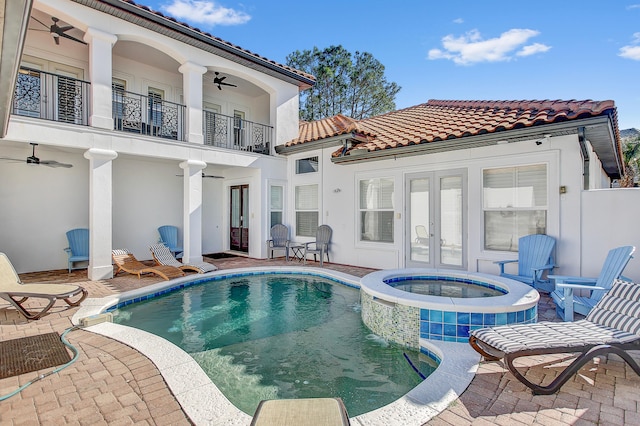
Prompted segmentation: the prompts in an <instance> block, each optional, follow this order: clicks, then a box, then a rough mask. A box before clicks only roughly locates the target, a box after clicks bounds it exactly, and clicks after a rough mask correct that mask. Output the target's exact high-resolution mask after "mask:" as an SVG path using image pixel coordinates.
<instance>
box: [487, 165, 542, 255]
mask: <svg viewBox="0 0 640 426" xmlns="http://www.w3.org/2000/svg"><path fill="white" fill-rule="evenodd" d="M531 167H544V179H545V182H544V184H545V186H544V191H545V195H546V197H545V200H544V205H536V200H535V197H534V199H533V203H532V204H531V205H527V203H526V202H523V201H522V195H523V194H524V192H523V191H517V190H515V189H516V188H521V187H518V186H517V184H518V174H519V173H522V172H523V171H524V170H525V169H526V168H531ZM509 169H513V170H514V174H513V184H514V185H513V186H511V187H505V188H504V189H505V190H506V191H505V197H504V202H497V203H496V202H495V201H494V205H488V197H487V191H486V188H485V183H484V181H485V173H486V172H488V171H499V170H504V171H507V170H509ZM550 179H551V176H550V165H549V163H547V162H539V163H529V164H518V165H504V166H498V167H486V168H483V169H482V170H481V182H482V183H481V188H482V205H481V207H482V241H483V251H487V252H496V251H498V252H505V251H510V252H517V251H518V239H519V238H520V237H523V236H525V235H528V234H532V233H545V234H549V232H550V231H549V228H550V227H551V225H552V224H551V220H550V219H551V218H550V215H549V213H550V210H551V208H550V185H549V182H550ZM509 192H511V194H509ZM534 195H535V194H534V193H531V194H528V195H527V198H529V197H533V196H534ZM505 203H506V204H505ZM503 204H504V205H503ZM496 212H499V213H500V215H501V216H503V217H504V218H505V221H511V229H510V230H511V237H510V238H509V239H508V240H509V241H507V240H505V241H504V244H502V245H496V246H493V247H492V246H489V245H488V241H487V232H488V230H487V226H488V223H487V214H491V213H496ZM527 212H533V213H534V214H535V212H544V223H543V224H536V226H535V227H530V228H529V229H528V230H527V231H526V232H524V231H520V232H519V229H518V228H519V227H518V224H517V223H516V221H517V219H518V215H519V214H520V213H525V214H526V213H527ZM509 218H512V219H509ZM538 220H540V218H539V219H538ZM501 228H502V229H504V227H503V226H501ZM534 228H535V229H534Z"/></svg>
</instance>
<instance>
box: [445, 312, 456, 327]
mask: <svg viewBox="0 0 640 426" xmlns="http://www.w3.org/2000/svg"><path fill="white" fill-rule="evenodd" d="M457 319H458V315H457V312H451V311H444V321H443V322H444V323H445V324H455V323H456V320H457Z"/></svg>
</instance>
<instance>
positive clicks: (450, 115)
mask: <svg viewBox="0 0 640 426" xmlns="http://www.w3.org/2000/svg"><path fill="white" fill-rule="evenodd" d="M612 110H613V113H614V114H615V104H614V102H613V101H609V100H607V101H592V100H583V101H576V100H570V101H563V100H544V101H537V100H523V101H455V100H430V101H428V102H427V103H425V104H420V105H416V106H413V107H409V108H406V109H401V110H398V111H393V112H390V113H387V114H383V115H379V116H376V117H371V118H367V119H364V120H360V121H356V120H352V119H349V118H348V117H344V116H336V117H330V118H326V119H323V120H318V121H314V122H308V123H301V124H300V133H299V136H298V138H297V139H295V140H293V141H290V142H288V143H287V144H286V146H293V145H299V144H302V143H306V142H310V141H315V140H319V139H324V138H328V137H331V136H337V135H340V134H347V133H349V132H351V131H352V130H351V129H354V128H355V129H357V130H358V131H359V132H360V133H362V134H364V135H367V136H368V138H367V139H368V141H366V142H361V143H359V144H358V145H357V146H358V148H365V149H366V150H367V151H379V150H383V149H392V148H397V147H402V146H408V145H417V144H422V143H431V142H437V141H441V140H447V139H458V138H464V137H467V136H475V135H482V134H486V133H495V132H500V131H505V130H512V129H519V128H525V127H531V126H537V125H541V124H551V123H557V122H561V121H568V120H575V119H579V118H586V117H595V116H598V115H602V114H605V113H609V112H612ZM336 122H337V123H349V125H348V126H346V125H343V126H342V127H340V126H337V125H334V126H328V125H327V123H336ZM341 152H342V151H341V150H340V151H337V152H336V153H334V156H335V155H339V154H340V153H341Z"/></svg>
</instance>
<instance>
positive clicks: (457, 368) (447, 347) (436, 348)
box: [72, 266, 480, 426]
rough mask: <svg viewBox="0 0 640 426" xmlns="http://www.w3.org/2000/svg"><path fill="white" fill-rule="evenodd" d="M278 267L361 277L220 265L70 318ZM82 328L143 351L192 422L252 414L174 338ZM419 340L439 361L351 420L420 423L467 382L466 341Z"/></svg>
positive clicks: (232, 421)
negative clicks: (396, 395)
mask: <svg viewBox="0 0 640 426" xmlns="http://www.w3.org/2000/svg"><path fill="white" fill-rule="evenodd" d="M251 272H255V273H265V272H274V273H275V272H278V273H300V274H309V275H317V276H322V277H326V278H329V279H335V280H338V281H342V282H345V283H346V284H347V285H349V286H353V287H356V288H359V287H360V278H359V277H356V276H353V275H349V274H345V273H342V272H338V271H332V270H328V269H321V268H308V267H295V266H291V267H289V266H273V267H256V268H251V269H246V268H242V269H225V270H221V271H215V272H211V273H208V274H203V275H190V276H187V277H182V278H178V279H175V280H171V281H165V282H161V283H157V284H153V285H151V286H147V287H144V288H140V289H136V290H132V291H128V292H125V293H120V294H115V295H110V296H107V297H103V298H100V299H86V300H85V301H83V303H82V305H81V307H80V309H79V310H78V311H77V312H76V313H75V314H74V315H73V318H72V322H73V324H80V322H81V320H82V318H86V317H91V316H95V315H99V314H101V313H103V312H105V311H106V310H107V308H109V307H111V306H115V305H117V304H118V303H120V302H122V301H124V300H129V299H135V298H138V297H141V296H144V295H146V294H149V293H152V294H153V293H159V292H162V291H165V290H167V289H170V288H173V287H177V286H180V285H181V284H183V283H187V282H192V281H194V280H201V279H203V278H205V279H206V278H209V277H212V276H214V277H221V276H227V275H238V274H245V275H246V274H248V273H249V274H250V273H251ZM85 330H87V331H91V332H94V333H97V334H100V335H103V336H106V337H109V338H112V339H114V340H117V341H120V342H122V343H124V344H126V345H128V346H131V347H132V348H134V349H136V350H138V351H139V352H140V353H142V354H143V355H145V356H147V357H148V358H149V359H150V360H151V361H152V362H153V363H154V364H155V365H156V367H157V368H158V370H159V371H160V373H161V374H162V376H163V377H164V379H165V381H166V383H167V386H168V387H169V389H170V390H171V392H172V393H173V394H174V396H175V397H176V400H177V401H178V403H179V404H180V405H181V407H182V409H183V410H184V411H185V413H186V414H187V416H188V417H189V418H190V419H191V421H193V423H194V424H196V425H210V424H216V425H219V424H226V425H248V424H250V423H251V419H252V416H250V415H248V414H246V413H244V412H243V411H241V410H239V409H238V408H236V407H235V406H234V405H233V404H232V403H231V402H229V400H228V399H227V398H226V397H225V396H224V395H223V394H222V392H221V391H220V390H219V389H218V388H217V386H216V385H215V384H214V383H213V382H212V381H211V379H209V377H208V376H207V375H206V373H205V372H204V371H203V370H202V368H201V367H200V366H199V365H198V364H197V363H196V361H195V360H194V359H193V358H192V357H191V356H190V355H188V354H187V353H186V352H185V351H183V350H182V349H180V348H179V347H178V346H176V345H174V344H173V343H171V342H169V341H167V340H165V339H163V338H161V337H158V336H156V335H154V334H151V333H148V332H146V331H142V330H138V329H135V328H132V327H127V326H124V325H120V324H114V323H110V322H102V323H99V324H96V325H92V326H90V327H86V328H85ZM420 346H421V347H422V348H424V349H426V350H429V351H431V352H433V353H434V354H435V355H437V356H438V357H439V358H440V360H441V363H440V365H439V366H438V368H437V369H436V370H435V372H434V373H433V374H431V375H430V376H429V377H427V378H426V379H425V380H423V381H422V382H421V383H420V384H418V385H417V386H416V387H415V388H413V389H412V390H411V391H409V392H408V393H407V394H406V395H404V396H403V397H402V398H400V399H398V400H396V401H394V402H392V403H390V404H388V405H385V406H383V407H380V408H378V409H376V410H374V411H370V412H368V413H365V414H361V415H359V416H356V417H352V418H351V419H350V421H351V423H352V424H354V425H363V426H364V425H380V424H385V425H403V426H405V425H406V426H411V425H416V426H417V425H422V424H424V423H425V422H427V421H428V420H429V419H431V418H433V417H434V416H436V415H437V414H439V413H440V412H441V411H443V410H444V409H445V408H447V407H448V406H449V405H450V404H451V403H452V402H454V401H455V400H456V399H457V398H458V397H459V396H460V395H461V394H462V392H464V391H465V389H466V388H467V387H468V386H469V383H471V380H472V379H473V377H474V376H475V373H476V371H477V369H478V363H479V361H480V355H479V354H477V353H476V352H475V351H474V350H473V349H472V348H471V347H470V346H469V345H468V344H464V343H453V342H444V341H431V340H426V339H420Z"/></svg>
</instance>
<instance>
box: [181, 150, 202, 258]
mask: <svg viewBox="0 0 640 426" xmlns="http://www.w3.org/2000/svg"><path fill="white" fill-rule="evenodd" d="M205 167H207V163H204V162H202V161H196V160H188V161H183V162H182V163H180V168H181V169H183V170H184V172H183V173H182V174H183V176H184V177H183V190H182V191H183V209H184V210H183V221H184V222H183V239H184V241H183V247H184V254H183V255H182V261H183V262H185V263H189V262H202V173H201V170H202V169H204V168H205Z"/></svg>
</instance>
